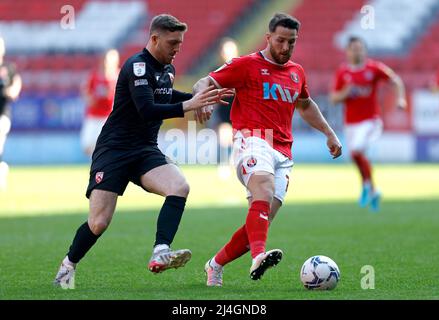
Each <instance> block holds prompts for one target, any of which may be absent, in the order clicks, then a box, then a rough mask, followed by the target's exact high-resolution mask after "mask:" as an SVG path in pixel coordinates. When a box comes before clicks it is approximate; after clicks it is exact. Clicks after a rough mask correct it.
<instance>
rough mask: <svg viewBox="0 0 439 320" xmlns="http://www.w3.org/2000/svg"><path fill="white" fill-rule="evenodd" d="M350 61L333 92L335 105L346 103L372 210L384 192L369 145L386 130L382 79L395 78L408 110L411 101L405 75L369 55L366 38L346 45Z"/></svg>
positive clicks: (348, 130) (351, 144) (349, 133)
mask: <svg viewBox="0 0 439 320" xmlns="http://www.w3.org/2000/svg"><path fill="white" fill-rule="evenodd" d="M346 57H347V63H343V64H342V65H340V67H339V69H338V70H337V72H336V76H335V85H334V89H333V91H332V92H331V94H330V100H331V103H332V104H338V103H341V102H343V103H344V106H345V109H344V112H345V117H344V118H345V136H346V141H347V145H348V148H349V150H350V152H351V157H352V159H353V161H354V162H355V164H356V166H357V167H358V170H359V171H360V174H361V178H362V191H361V195H360V199H359V205H360V206H361V207H366V206H367V205H370V209H371V210H372V211H378V210H379V209H380V200H381V192H380V191H379V190H378V189H377V188H376V186H375V184H374V181H373V177H372V168H371V164H370V161H369V160H368V159H367V156H366V151H367V148H368V147H369V146H370V145H371V144H372V143H373V142H375V141H376V140H377V139H378V138H379V137H380V136H381V133H382V130H383V122H382V120H381V112H380V108H379V106H378V101H377V86H378V83H379V81H380V80H386V81H387V80H388V81H391V82H392V83H393V84H394V85H395V87H396V91H397V95H398V97H397V106H398V107H399V108H402V109H405V108H406V107H407V101H406V98H405V88H404V84H403V82H402V80H401V78H400V77H399V76H398V75H397V74H396V73H395V72H393V71H392V70H391V69H390V68H389V67H388V66H386V65H384V64H383V63H381V62H378V61H375V60H372V59H369V58H368V57H367V51H366V46H365V44H364V42H363V40H362V39H360V38H358V37H351V38H350V39H349V40H348V44H347V48H346Z"/></svg>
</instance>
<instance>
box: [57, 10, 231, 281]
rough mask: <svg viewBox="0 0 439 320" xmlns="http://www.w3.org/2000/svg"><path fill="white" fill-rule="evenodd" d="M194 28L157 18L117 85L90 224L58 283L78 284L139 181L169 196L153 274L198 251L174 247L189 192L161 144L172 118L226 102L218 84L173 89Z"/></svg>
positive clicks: (91, 192)
mask: <svg viewBox="0 0 439 320" xmlns="http://www.w3.org/2000/svg"><path fill="white" fill-rule="evenodd" d="M186 29H187V26H186V24H185V23H182V22H180V21H178V20H177V19H176V18H175V17H173V16H170V15H166V14H163V15H158V16H156V17H154V18H153V19H152V21H151V25H150V35H149V40H148V43H147V45H146V48H144V49H143V51H142V52H139V53H137V54H135V55H133V56H132V57H130V58H129V59H128V60H127V61H126V62H125V64H124V66H123V67H122V69H121V71H120V74H119V77H118V80H117V85H116V94H115V99H114V108H113V111H112V112H111V114H110V116H109V117H108V120H107V121H106V123H105V125H104V127H103V128H102V131H101V133H100V135H99V138H98V141H97V144H96V149H95V151H94V153H93V159H92V164H91V169H90V180H89V185H88V188H87V192H86V196H87V198H89V199H90V212H89V217H88V221H86V222H85V223H84V224H82V225H81V226H80V227H79V229H78V230H77V232H76V235H75V237H74V239H73V242H72V244H71V246H70V249H69V251H68V253H67V256H66V257H65V258H64V260H63V261H62V263H61V266H60V268H59V271H58V273H57V275H56V278H55V281H54V284H55V285H57V286H61V287H62V288H74V276H75V270H76V265H77V263H78V262H79V261H80V260H81V259H82V258H83V257H84V255H85V254H86V253H87V252H88V251H89V250H90V249H91V247H92V246H93V245H94V244H95V243H96V241H97V240H98V238H99V237H100V236H101V235H102V234H103V233H104V231H105V230H106V229H107V227H108V226H109V224H110V222H111V219H112V217H113V214H114V211H115V208H116V202H117V198H118V196H122V195H123V193H124V191H125V189H126V187H127V185H128V183H129V182H133V183H135V184H137V185H138V186H140V187H142V188H143V189H144V190H145V191H148V192H151V193H155V194H158V195H161V196H163V197H165V201H164V203H163V206H162V208H161V210H160V213H159V216H158V220H157V233H156V239H155V243H154V248H153V253H152V255H151V259H150V261H149V264H148V268H149V270H150V271H151V272H155V273H159V272H162V271H165V270H167V269H169V268H178V267H182V266H184V265H185V264H186V263H187V262H188V261H189V259H190V258H191V252H190V250H187V249H183V250H175V251H172V250H171V249H170V245H171V243H172V241H173V239H174V236H175V234H176V232H177V229H178V226H179V224H180V220H181V217H182V215H183V211H184V208H185V205H186V198H187V196H188V194H189V185H188V183H187V182H186V179H185V177H184V176H183V173H182V172H181V171H180V169H179V168H178V167H177V166H176V165H175V164H173V163H172V162H171V161H170V160H169V159H168V158H167V157H166V156H165V155H164V154H163V153H162V152H161V151H160V149H159V148H158V146H157V136H158V132H159V129H160V126H161V125H162V122H163V120H164V119H169V118H178V117H183V116H184V113H185V112H188V111H191V110H195V109H196V108H201V107H205V106H209V105H212V104H215V103H218V102H220V101H221V96H222V92H223V91H224V90H217V89H215V87H214V86H211V87H209V88H206V90H203V91H202V92H199V93H197V94H195V95H194V96H192V94H190V93H184V92H179V91H177V90H174V89H173V82H174V77H175V69H174V66H173V65H172V64H171V63H172V61H173V60H174V58H175V55H176V54H177V53H178V52H179V51H180V46H181V44H182V42H183V36H184V33H185V32H186Z"/></svg>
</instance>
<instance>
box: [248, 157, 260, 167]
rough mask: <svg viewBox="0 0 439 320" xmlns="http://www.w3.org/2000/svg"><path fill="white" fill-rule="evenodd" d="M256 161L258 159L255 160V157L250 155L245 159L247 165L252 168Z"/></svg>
mask: <svg viewBox="0 0 439 320" xmlns="http://www.w3.org/2000/svg"><path fill="white" fill-rule="evenodd" d="M257 163H258V160H256V158H255V157H251V158H250V159H248V160H247V167H249V168H253V167H254V166H255V165H256V164H257Z"/></svg>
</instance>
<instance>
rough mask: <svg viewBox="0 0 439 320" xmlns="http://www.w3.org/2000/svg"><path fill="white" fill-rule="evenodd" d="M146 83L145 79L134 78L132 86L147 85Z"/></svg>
mask: <svg viewBox="0 0 439 320" xmlns="http://www.w3.org/2000/svg"><path fill="white" fill-rule="evenodd" d="M147 85H148V80H146V79H137V80H134V86H135V87H138V86H147Z"/></svg>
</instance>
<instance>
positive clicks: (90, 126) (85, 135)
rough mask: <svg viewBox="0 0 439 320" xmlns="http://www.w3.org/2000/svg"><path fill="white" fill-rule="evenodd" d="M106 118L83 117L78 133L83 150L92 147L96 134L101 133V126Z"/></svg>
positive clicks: (96, 137)
mask: <svg viewBox="0 0 439 320" xmlns="http://www.w3.org/2000/svg"><path fill="white" fill-rule="evenodd" d="M106 120H107V118H106V117H104V118H85V120H84V122H83V124H82V128H81V133H80V138H81V147H82V148H83V149H84V150H85V149H89V148H91V149H94V147H95V145H96V141H97V140H98V136H99V134H100V133H101V130H102V127H103V126H104V124H105V121H106Z"/></svg>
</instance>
